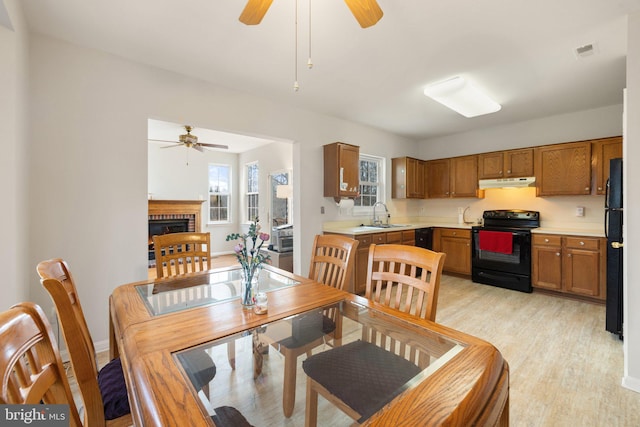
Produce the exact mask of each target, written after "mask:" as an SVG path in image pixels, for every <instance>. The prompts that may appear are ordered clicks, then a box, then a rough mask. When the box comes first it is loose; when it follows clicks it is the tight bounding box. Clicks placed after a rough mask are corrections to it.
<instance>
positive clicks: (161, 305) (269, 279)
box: [136, 267, 300, 316]
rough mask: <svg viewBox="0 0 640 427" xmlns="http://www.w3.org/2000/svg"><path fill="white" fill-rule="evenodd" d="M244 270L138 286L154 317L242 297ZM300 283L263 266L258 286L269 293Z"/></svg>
mask: <svg viewBox="0 0 640 427" xmlns="http://www.w3.org/2000/svg"><path fill="white" fill-rule="evenodd" d="M240 280H241V269H240V268H239V267H238V268H237V269H231V270H222V271H211V272H209V273H208V274H198V275H188V276H184V277H174V278H170V279H169V278H167V279H158V280H156V281H154V282H151V283H146V284H144V285H138V286H136V291H137V292H138V294H139V295H140V296H141V297H142V300H143V301H144V303H145V305H146V307H147V309H148V310H149V313H151V315H152V316H158V315H161V314H167V313H173V312H177V311H182V310H187V309H190V308H193V307H200V306H203V305H209V304H216V303H220V302H223V301H228V300H230V299H235V298H240V294H241V292H240V288H241V283H240ZM299 283H300V282H298V281H296V280H294V279H291V278H289V277H287V276H284V275H282V274H279V273H277V272H275V271H272V270H269V269H266V268H265V269H262V271H261V272H260V276H259V289H260V291H261V292H269V291H273V290H275V289H280V288H284V287H288V286H294V285H297V284H299Z"/></svg>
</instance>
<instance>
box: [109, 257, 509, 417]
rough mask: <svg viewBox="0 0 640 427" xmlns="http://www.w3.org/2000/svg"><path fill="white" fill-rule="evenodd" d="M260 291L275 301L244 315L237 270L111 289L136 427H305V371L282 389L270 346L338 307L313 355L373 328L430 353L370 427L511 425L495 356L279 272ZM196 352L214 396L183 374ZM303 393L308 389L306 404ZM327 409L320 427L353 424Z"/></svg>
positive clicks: (456, 336) (113, 322)
mask: <svg viewBox="0 0 640 427" xmlns="http://www.w3.org/2000/svg"><path fill="white" fill-rule="evenodd" d="M260 288H261V290H262V291H265V292H266V294H267V297H268V310H267V312H266V313H265V314H257V313H256V312H254V311H253V310H247V309H246V308H245V307H243V306H242V305H241V304H240V299H239V296H238V295H239V291H240V271H239V268H238V267H229V268H222V269H216V270H210V271H205V272H199V273H193V274H188V275H185V276H182V277H180V278H164V279H155V280H148V281H141V282H135V283H130V284H125V285H122V286H119V287H118V288H116V289H115V290H114V292H113V294H112V295H111V297H110V301H109V305H110V331H111V340H110V352H111V355H112V356H118V355H119V356H120V358H121V360H122V366H123V371H124V374H125V380H126V383H127V389H128V395H129V402H130V406H131V412H132V416H133V420H134V423H135V425H136V426H184V425H189V426H211V425H215V423H214V421H213V418H212V416H214V415H216V409H217V408H220V407H233V408H235V409H237V410H238V411H239V412H241V413H242V414H243V415H244V416H245V417H246V418H247V420H248V421H249V422H250V423H251V424H252V425H254V426H267V425H274V424H286V423H289V424H287V425H302V424H303V420H304V412H305V393H304V390H305V381H306V376H305V374H304V372H303V371H302V369H301V368H300V365H301V363H302V360H298V361H297V364H294V365H293V366H294V368H297V369H298V375H297V376H294V381H295V383H294V384H293V385H287V386H285V385H284V383H286V382H287V381H286V380H285V378H286V376H284V375H283V372H284V365H285V364H284V361H283V356H282V354H280V353H279V352H276V351H273V350H274V348H273V347H276V346H277V345H278V343H280V342H283V341H282V340H283V339H291V338H294V337H295V334H296V333H297V334H301V333H304V331H301V330H300V328H301V326H299V325H301V323H300V322H296V320H300V318H301V317H302V316H307V317H308V316H309V314H310V313H311V314H313V313H322V312H323V310H327V309H328V307H336V308H337V309H338V310H339V313H340V316H341V317H340V319H344V320H341V321H340V322H337V323H338V325H339V330H338V332H339V333H338V335H336V336H337V337H338V338H340V339H339V340H338V339H336V336H334V337H333V339H334V340H333V341H330V340H328V339H327V340H324V341H323V343H322V344H321V345H319V346H318V348H317V349H314V350H313V353H314V354H315V353H316V352H319V351H327V350H330V349H331V348H334V347H335V346H336V345H340V343H341V342H342V341H345V342H346V341H348V340H350V339H358V338H359V334H360V332H359V331H360V330H361V329H362V328H363V327H367V322H369V323H375V324H383V325H384V328H385V329H386V330H395V331H397V333H400V334H402V335H403V336H407V337H408V338H407V340H408V341H410V342H412V343H417V344H419V345H420V347H421V348H423V349H426V350H425V351H429V352H431V360H432V362H431V363H430V366H429V367H428V368H426V369H424V370H423V371H422V372H421V373H420V374H419V375H418V376H416V378H414V379H412V380H411V381H410V382H409V383H408V384H406V386H405V387H403V388H402V390H400V391H398V392H396V393H394V394H393V395H392V396H390V398H389V401H388V402H386V403H385V404H384V405H382V406H381V407H380V408H379V410H377V412H375V413H374V414H373V415H371V416H370V417H368V418H367V419H366V420H364V421H363V422H362V425H372V426H374V425H375V426H383V425H384V426H386V425H398V426H399V425H407V426H415V425H428V426H431V425H433V426H436V425H453V426H468V425H478V426H485V425H486V426H494V425H500V426H506V425H508V423H509V411H508V407H509V405H508V401H509V370H508V364H507V362H506V361H505V360H504V359H503V358H502V356H501V354H500V352H499V351H498V350H497V349H496V348H495V347H494V346H493V345H491V344H489V343H487V342H485V341H483V340H480V339H478V338H475V337H473V336H470V335H468V334H464V333H462V332H459V331H455V330H453V329H451V328H447V327H445V326H442V325H439V324H437V323H434V322H430V321H426V320H422V319H419V318H417V317H414V316H411V315H408V314H404V313H402V312H399V311H397V310H394V309H390V308H388V307H386V306H383V305H380V304H377V303H374V302H372V301H369V300H368V299H366V298H363V297H361V296H358V295H354V294H351V293H348V292H344V291H341V290H338V289H335V288H332V287H329V286H325V285H323V284H320V283H317V282H314V281H312V280H310V279H307V278H304V277H301V276H298V275H294V274H292V273H289V272H286V271H283V270H279V269H277V268H275V267H272V266H266V267H265V268H264V269H263V271H262V272H261V274H260ZM381 322H382V323H381ZM297 325H298V330H297V331H296V326H297ZM363 325H364V326H363ZM350 337H351V338H350ZM354 337H355V338H354ZM230 342H233V343H234V345H235V351H236V360H235V367H231V366H230V365H229V363H225V362H227V360H226V359H227V356H228V355H227V352H226V351H224V350H223V347H224V345H225V344H226V345H228V344H229V343H230ZM270 347H272V348H271V351H269V348H270ZM196 349H204V350H205V351H206V352H207V354H208V355H210V357H211V358H212V360H213V361H214V362H215V365H216V367H217V372H216V374H215V377H214V379H213V380H212V381H211V383H210V384H209V389H210V392H209V395H206V394H205V393H203V392H202V390H198V389H197V387H196V386H195V385H194V383H193V381H192V375H191V373H190V372H189V368H188V366H185V365H184V364H183V363H181V360H182V359H181V357H180V356H181V355H184V354H188V353H189V352H191V351H194V350H196ZM257 349H258V350H259V351H256V350H257ZM299 359H304V356H303V357H300V358H299ZM287 387H293V390H291V388H289V389H288V391H287ZM296 387H297V388H299V389H300V390H302V391H300V390H299V392H298V393H297V395H298V397H297V398H296V394H295V388H296ZM283 389H284V392H283ZM287 399H288V400H289V405H290V408H289V412H292V414H291V413H290V414H289V415H287V414H286V413H287V408H286V406H287V403H286V402H287ZM293 404H295V410H293ZM321 404H323V405H324V406H322V407H321V408H322V409H321V410H319V411H318V412H319V418H318V425H332V426H333V425H350V424H351V419H349V418H344V416H343V414H342V413H341V411H340V410H339V409H337V408H335V407H334V406H333V405H331V404H329V402H321ZM283 405H284V407H285V408H284V411H283ZM289 417H290V418H289ZM287 418H289V420H287Z"/></svg>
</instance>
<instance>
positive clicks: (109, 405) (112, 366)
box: [98, 357, 131, 420]
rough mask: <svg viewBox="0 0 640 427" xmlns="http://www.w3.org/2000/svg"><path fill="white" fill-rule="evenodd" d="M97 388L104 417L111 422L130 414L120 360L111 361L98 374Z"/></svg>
mask: <svg viewBox="0 0 640 427" xmlns="http://www.w3.org/2000/svg"><path fill="white" fill-rule="evenodd" d="M98 387H99V388H100V394H101V395H102V403H103V405H104V417H105V419H107V420H113V419H115V418H119V417H121V416H123V415H127V414H128V413H130V412H131V409H129V398H128V396H127V385H126V384H125V382H124V373H123V372H122V363H121V362H120V358H119V357H118V358H116V359H113V360H112V361H110V362H109V363H107V364H106V365H105V366H104V367H103V368H102V369H100V372H98Z"/></svg>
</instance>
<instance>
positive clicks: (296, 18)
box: [293, 0, 300, 92]
mask: <svg viewBox="0 0 640 427" xmlns="http://www.w3.org/2000/svg"><path fill="white" fill-rule="evenodd" d="M295 4H296V16H295V30H296V37H295V52H294V55H293V61H294V67H293V68H294V74H295V81H294V82H293V90H294V91H295V92H297V91H298V89H300V85H299V84H298V0H296V1H295Z"/></svg>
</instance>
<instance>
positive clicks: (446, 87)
mask: <svg viewBox="0 0 640 427" xmlns="http://www.w3.org/2000/svg"><path fill="white" fill-rule="evenodd" d="M424 94H425V95H426V96H428V97H429V98H432V99H433V100H435V101H437V102H439V103H441V104H442V105H444V106H446V107H448V108H450V109H452V110H453V111H455V112H457V113H459V114H461V115H463V116H465V117H467V118H470V117H476V116H481V115H484V114H489V113H495V112H496V111H500V109H501V108H502V106H501V105H500V104H498V103H497V102H495V101H494V100H493V99H491V98H490V97H489V96H488V95H487V94H486V93H484V92H482V91H481V90H480V89H478V88H477V87H476V86H474V85H473V84H471V83H470V82H468V81H467V80H465V79H464V78H462V77H459V76H458V77H453V78H450V79H448V80H444V81H441V82H438V83H434V84H431V85H429V86H427V87H426V88H425V89H424Z"/></svg>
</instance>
